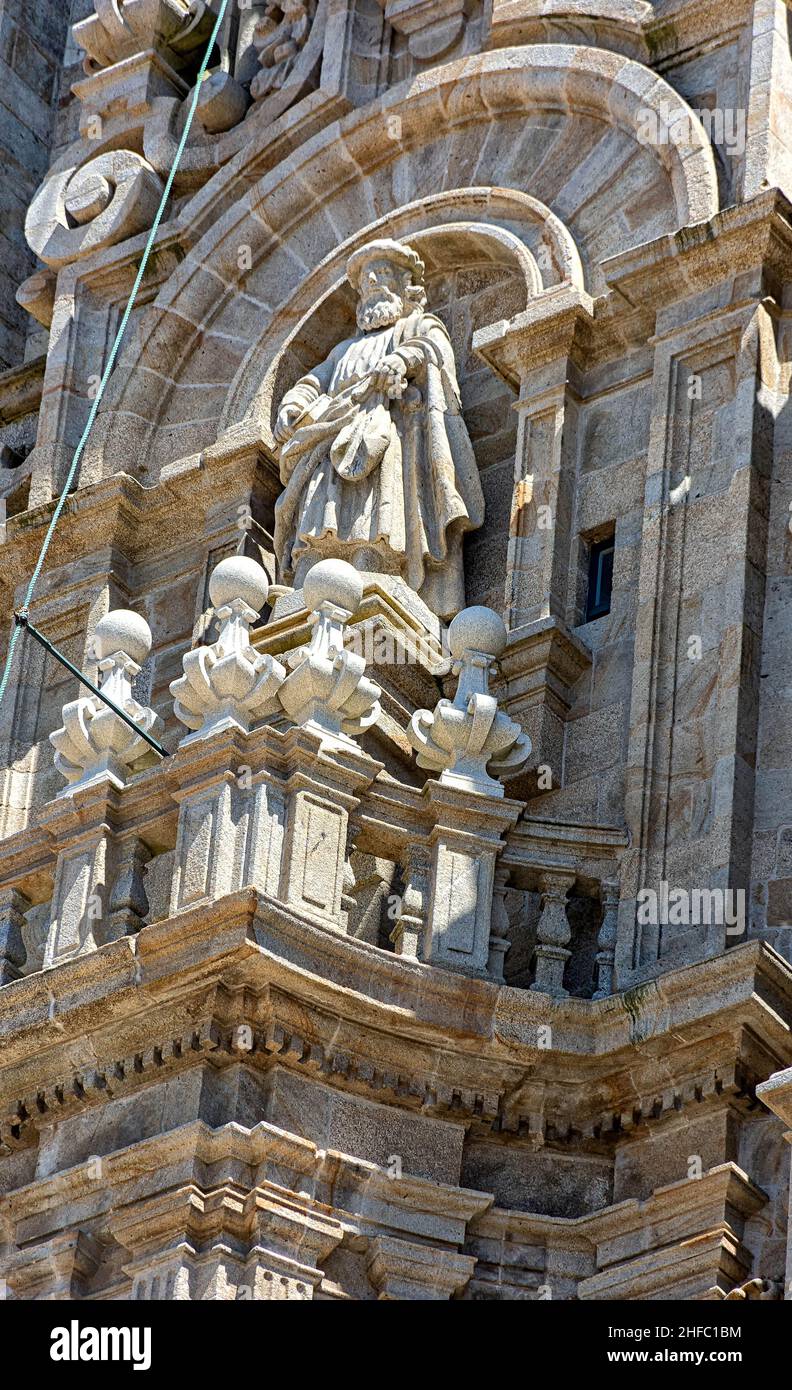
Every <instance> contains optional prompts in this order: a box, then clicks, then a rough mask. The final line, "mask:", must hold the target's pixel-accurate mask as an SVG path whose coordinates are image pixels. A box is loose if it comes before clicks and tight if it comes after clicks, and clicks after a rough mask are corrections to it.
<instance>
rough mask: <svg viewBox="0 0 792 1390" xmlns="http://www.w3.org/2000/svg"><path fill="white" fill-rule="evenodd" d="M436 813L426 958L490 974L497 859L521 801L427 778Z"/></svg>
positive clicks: (429, 799) (430, 801) (428, 797)
mask: <svg viewBox="0 0 792 1390" xmlns="http://www.w3.org/2000/svg"><path fill="white" fill-rule="evenodd" d="M424 796H425V797H426V800H427V802H428V804H429V806H430V808H431V811H432V813H433V815H434V822H435V823H434V826H433V828H432V830H431V832H430V836H429V844H430V847H431V854H432V871H431V881H430V889H429V921H428V930H427V933H426V938H425V945H424V952H423V954H424V959H426V960H430V961H431V962H432V963H433V964H435V965H444V966H446V967H450V968H451V969H453V970H463V971H465V972H466V973H469V974H473V975H481V976H488V975H489V960H490V938H491V935H492V895H493V890H494V885H495V864H496V860H497V857H498V854H499V853H500V851H501V850H502V848H503V838H502V837H503V835H504V834H505V833H506V831H507V830H508V829H509V828H510V827H511V826H512V825H514V824H515V822H516V820H517V818H518V816H519V814H520V811H521V809H522V807H521V804H520V802H517V801H509V800H506V799H505V798H499V797H496V796H492V797H490V796H485V795H484V794H483V793H481V792H475V793H470V792H463V791H461V790H459V789H457V788H455V787H448V786H444V785H442V784H441V783H440V782H427V784H426V786H425V788H424Z"/></svg>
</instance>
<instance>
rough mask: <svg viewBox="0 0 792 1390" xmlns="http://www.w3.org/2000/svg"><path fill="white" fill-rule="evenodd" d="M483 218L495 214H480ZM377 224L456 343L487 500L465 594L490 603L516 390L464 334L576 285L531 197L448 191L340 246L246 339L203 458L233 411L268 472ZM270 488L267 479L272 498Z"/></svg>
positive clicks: (227, 431) (337, 334)
mask: <svg viewBox="0 0 792 1390" xmlns="http://www.w3.org/2000/svg"><path fill="white" fill-rule="evenodd" d="M485 216H486V217H490V218H492V219H495V218H497V219H498V220H497V221H495V220H493V221H490V222H486V221H483V220H478V219H480V218H483V217H485ZM441 218H443V219H453V220H439V219H441ZM386 233H387V234H388V235H392V236H397V237H399V238H400V239H401V240H402V241H404V242H406V243H408V244H409V245H411V246H412V247H413V248H414V249H415V250H416V251H417V252H418V254H419V255H420V256H421V258H422V259H423V261H424V265H425V267H426V290H427V299H428V305H429V308H430V309H431V311H432V312H433V313H436V314H437V315H438V316H439V317H440V318H441V319H442V320H443V322H444V323H445V325H446V327H447V329H448V332H449V335H450V337H451V341H452V343H453V345H454V350H455V356H456V362H457V372H458V377H459V383H460V391H461V396H462V409H463V414H464V416H465V421H466V424H467V426H468V430H469V433H470V436H471V439H472V441H473V447H474V450H475V452H476V457H477V460H478V464H479V468H480V470H481V474H482V483H483V487H484V493H485V499H486V502H487V512H486V520H485V524H484V527H483V528H482V530H481V531H480V532H478V533H476V535H475V538H473V537H471V542H472V544H473V545H474V546H475V547H476V548H477V549H478V548H479V547H480V548H481V554H482V555H486V556H487V564H486V566H484V567H483V570H482V566H481V565H480V564H477V565H476V566H475V570H476V583H475V585H471V587H470V590H469V594H468V597H469V599H470V601H471V602H473V601H481V602H483V601H485V600H486V601H491V602H495V603H498V604H499V603H500V598H501V591H502V586H503V570H504V566H505V562H506V547H507V542H508V526H509V506H510V497H511V487H512V472H513V460H514V452H515V443H516V423H517V422H516V415H515V413H514V411H513V409H512V405H513V402H514V394H513V392H512V391H511V390H510V389H509V387H508V386H506V385H505V384H504V382H503V381H502V380H501V379H500V378H499V377H497V376H496V375H495V373H494V372H493V371H492V369H491V368H490V367H489V366H488V365H487V364H486V363H485V362H483V361H482V360H481V359H480V358H479V357H478V356H477V355H476V354H475V353H474V352H473V351H472V348H471V344H472V340H473V334H474V332H475V331H476V329H478V328H482V327H484V326H486V325H489V324H492V323H493V322H495V321H497V320H499V319H508V318H510V317H512V316H513V315H514V314H518V313H520V312H521V311H522V310H523V309H525V308H526V306H527V303H528V300H529V299H531V298H533V297H534V296H536V295H538V294H541V293H542V292H543V291H544V290H545V289H549V288H551V287H553V286H556V285H558V284H561V283H565V282H566V283H573V284H575V285H580V286H581V287H582V281H583V272H582V267H581V264H580V258H579V256H578V253H577V248H576V247H575V245H574V242H573V241H572V239H571V238H570V236H569V234H568V232H567V231H566V229H565V228H564V226H563V224H562V223H561V222H560V221H559V220H558V219H557V218H555V217H554V216H553V215H552V213H551V212H550V210H549V209H548V208H546V207H544V206H543V205H542V204H541V203H539V202H538V200H536V199H534V198H530V197H528V196H526V195H525V194H521V193H515V192H513V191H511V190H503V189H480V188H479V189H460V190H455V191H454V192H453V193H451V194H438V195H436V196H435V197H433V198H428V199H426V200H423V201H422V202H421V203H416V204H412V205H411V206H409V207H407V208H403V209H398V210H397V211H396V212H394V213H393V214H392V215H391V216H390V217H388V218H387V219H383V220H382V222H381V223H378V224H375V225H374V226H372V227H369V228H365V229H363V230H362V231H361V232H360V233H359V234H358V235H357V236H356V237H354V238H351V239H350V240H349V241H348V242H346V243H344V244H343V245H342V246H340V247H339V248H338V250H337V252H336V253H335V254H334V255H332V256H331V257H329V258H328V259H327V260H326V261H325V262H323V264H322V265H321V266H320V267H318V268H317V271H316V272H315V273H314V275H312V276H310V277H309V279H308V281H307V282H306V284H305V285H304V286H301V287H300V289H299V291H298V293H297V295H295V297H294V299H293V300H292V301H290V302H289V303H288V304H286V305H284V306H283V307H282V309H281V311H280V312H279V313H278V314H277V315H275V316H274V317H273V319H272V320H271V321H270V323H269V324H268V326H267V329H266V331H265V333H264V334H263V335H262V339H261V341H260V342H258V343H256V344H254V346H253V347H252V348H251V349H250V352H249V353H248V355H247V357H246V359H245V361H244V363H243V364H242V366H241V367H240V370H239V372H238V374H237V378H236V380H235V382H234V384H233V386H232V388H231V391H230V393H229V396H228V399H227V401H226V404H225V407H224V409H223V414H222V417H221V424H222V425H223V426H225V428H224V429H221V432H220V436H219V439H218V442H217V445H216V447H215V448H214V449H211V450H210V451H208V452H209V456H210V457H212V456H214V457H217V456H218V454H220V455H221V454H222V453H223V452H224V450H225V447H226V446H228V447H229V448H230V449H231V450H233V449H235V448H236V447H238V445H239V442H240V432H239V428H238V421H239V420H240V417H243V420H244V424H243V429H244V438H245V439H246V441H247V442H248V443H250V442H252V441H254V440H255V441H256V442H257V443H258V444H260V445H261V447H262V449H263V451H264V452H265V453H266V455H267V457H268V458H269V459H270V461H271V463H272V470H273V474H274V472H275V466H276V465H275V457H276V444H275V440H274V436H273V426H274V421H275V415H276V413H277V409H278V405H279V403H280V401H281V400H282V398H283V396H284V394H285V393H286V391H288V390H289V389H290V388H291V387H292V386H293V385H294V383H295V381H296V380H297V379H298V378H299V377H300V376H302V375H303V374H305V373H306V372H308V371H310V370H312V369H313V368H314V367H315V366H316V364H317V362H320V361H322V360H323V359H324V358H325V357H326V356H327V354H328V353H329V352H330V351H331V350H332V349H333V348H334V347H335V346H336V344H337V343H338V342H339V341H341V340H342V339H343V338H345V337H348V336H350V335H352V334H353V333H354V332H355V331H356V328H355V307H356V306H355V296H354V294H353V292H352V290H351V288H350V286H349V283H348V281H347V279H346V273H345V266H346V262H347V259H348V257H349V255H350V254H351V253H352V252H353V251H354V250H355V249H356V248H357V247H358V246H361V245H363V244H364V243H365V242H366V241H368V240H371V239H372V238H373V237H376V236H381V235H384V234H386ZM306 306H307V307H306ZM300 311H302V312H300ZM295 319H296V320H297V322H296V326H294V327H292V325H293V324H294V322H295ZM285 330H287V332H286V336H285V338H284V331H285ZM273 483H274V479H273ZM276 495H277V488H276V486H274V485H273V490H272V501H273V502H274V499H275V496H276ZM265 525H266V526H267V528H268V529H271V526H272V520H271V518H270V517H265ZM487 574H489V576H490V578H491V581H492V582H491V583H489V581H488V580H487V577H486V576H487Z"/></svg>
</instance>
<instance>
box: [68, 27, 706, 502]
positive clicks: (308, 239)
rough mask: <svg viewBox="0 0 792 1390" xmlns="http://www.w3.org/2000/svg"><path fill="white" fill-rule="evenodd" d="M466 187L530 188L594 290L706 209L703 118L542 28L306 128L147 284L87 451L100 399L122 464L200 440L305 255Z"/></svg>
mask: <svg viewBox="0 0 792 1390" xmlns="http://www.w3.org/2000/svg"><path fill="white" fill-rule="evenodd" d="M661 110H662V112H663V118H664V121H665V123H666V124H664V125H663V126H662V129H661V127H660V126H659V125H658V124H657V122H656V123H655V129H656V130H658V131H659V133H660V135H661V137H662V138H660V139H659V141H655V142H654V143H650V142H648V141H647V139H646V135H645V131H646V129H647V114H648V115H649V116H651V114H652V113H653V112H657V113H660V112H661ZM681 116H684V120H680V119H677V118H678V117H681ZM659 120H660V116H659V114H658V121H659ZM648 126H649V127H650V128H651V121H649V122H648ZM663 132H665V133H663ZM680 132H681V135H680ZM239 176H240V171H239V169H238V168H237V169H236V170H235V171H233V172H229V171H220V172H219V173H218V174H217V175H216V176H215V180H213V181H212V184H210V185H209V186H207V188H205V189H204V190H202V191H201V193H200V194H198V195H196V197H195V199H193V200H191V202H190V203H189V204H188V205H187V206H186V208H185V209H184V210H183V211H182V214H181V218H182V220H183V221H184V222H185V223H189V222H190V220H191V219H192V218H196V219H198V220H199V221H200V222H201V223H202V225H206V213H207V208H208V207H209V206H210V205H211V203H212V201H213V199H217V197H218V189H219V187H220V184H222V181H223V179H224V178H225V179H233V178H239ZM474 185H476V186H479V187H485V188H490V189H493V190H502V189H511V190H515V191H517V192H521V193H525V194H528V195H529V196H530V197H531V198H533V199H535V200H536V201H537V202H539V203H541V204H545V205H546V206H547V207H548V208H549V209H550V211H551V213H552V215H553V217H554V218H556V219H557V220H558V222H559V223H561V224H563V226H564V227H565V228H566V231H567V233H568V236H569V239H570V241H571V242H572V244H573V245H574V246H575V247H576V248H577V251H578V253H579V256H580V262H581V265H582V271H583V277H584V281H585V284H586V287H587V289H588V290H589V292H590V293H594V294H596V293H598V292H601V291H602V290H603V289H604V281H603V279H602V275H601V271H600V269H599V267H600V263H601V261H602V260H604V259H606V258H607V257H609V256H612V255H615V254H618V253H619V252H621V251H624V250H626V249H628V248H629V247H631V246H634V245H637V244H640V243H643V242H646V241H649V240H652V239H654V238H655V237H658V236H661V235H664V234H667V233H668V232H671V231H674V230H676V229H677V228H678V227H680V226H683V225H687V224H689V223H690V222H695V221H700V220H704V219H706V218H708V217H710V216H712V215H713V214H714V213H715V212H716V211H717V208H718V199H717V178H716V172H715V164H714V159H713V155H712V150H711V148H710V146H709V143H708V141H707V137H706V134H705V132H704V130H703V128H702V127H701V125H700V123H699V122H698V121H697V119H696V118H695V116H693V114H692V112H690V111H689V109H688V108H687V107H686V106H685V104H684V102H683V101H682V100H681V98H680V97H679V96H678V95H677V94H676V93H675V92H674V91H673V89H672V88H671V87H669V86H668V84H667V83H665V82H664V81H663V80H662V79H661V78H659V77H657V76H656V75H655V74H653V73H651V72H650V71H649V70H648V69H646V68H643V67H642V66H641V65H640V64H638V63H635V62H632V61H631V60H628V59H624V58H623V57H620V56H618V55H615V54H612V53H606V52H605V51H603V50H598V49H593V48H586V47H573V46H567V45H560V44H556V45H554V44H548V45H532V46H527V47H525V48H518V49H501V50H498V51H496V52H493V53H487V54H483V55H479V56H477V57H475V58H470V59H465V60H461V61H459V62H455V63H451V64H448V65H447V66H445V67H441V68H438V69H434V70H432V71H430V72H428V73H426V74H424V75H423V76H421V77H420V78H419V79H416V80H415V81H413V82H412V83H410V84H409V87H408V88H402V89H400V88H396V89H394V90H393V91H392V92H390V93H389V94H388V96H387V97H386V98H384V99H382V100H380V101H378V102H376V103H372V105H371V106H369V107H366V108H364V109H362V110H360V111H356V112H353V113H351V114H350V115H349V116H347V117H345V118H344V120H343V121H341V122H340V123H339V124H337V125H335V126H333V127H331V128H329V129H327V130H324V131H322V132H321V133H320V134H318V135H317V136H315V137H314V138H313V139H312V140H310V141H308V142H306V144H305V145H303V146H301V147H300V148H299V149H298V150H296V151H295V152H294V154H293V156H292V157H291V159H290V160H289V161H287V162H286V163H285V164H284V165H280V166H279V167H278V168H277V169H273V170H271V171H269V172H268V173H267V174H266V175H265V176H264V177H263V178H262V179H261V180H259V181H258V182H257V183H256V184H255V185H254V186H253V187H248V188H247V191H246V192H244V194H242V195H241V196H240V197H239V198H238V199H237V201H236V202H235V203H234V205H233V206H232V207H231V208H230V209H228V211H227V212H226V213H225V214H223V215H222V216H221V217H219V218H218V219H217V221H216V222H215V223H214V224H213V225H211V226H210V228H209V230H207V231H206V232H205V234H204V235H203V236H202V237H201V238H200V240H199V241H198V244H197V245H196V246H195V247H193V248H192V249H191V250H190V251H189V252H188V254H187V255H186V256H185V258H184V260H183V261H182V263H181V264H180V265H179V267H178V268H177V269H176V270H175V271H174V272H173V274H172V275H171V277H170V278H169V280H168V282H167V283H166V284H165V286H163V288H162V290H161V291H160V294H159V296H158V299H157V301H156V305H155V306H154V310H153V312H152V313H151V314H150V315H149V316H148V318H147V321H146V326H145V330H144V331H143V332H142V333H141V334H140V336H139V338H138V341H137V343H136V344H134V345H133V347H132V350H131V353H130V357H129V359H128V361H129V364H130V367H129V370H127V371H122V372H119V373H117V378H116V379H117V380H118V381H119V383H120V384H119V386H118V387H117V388H116V389H115V390H114V391H113V392H112V393H110V392H109V393H108V396H107V398H106V407H105V410H104V412H103V415H102V416H101V417H100V420H101V423H100V421H99V420H98V421H97V425H98V426H99V428H98V429H97V431H96V434H95V438H94V446H93V452H92V460H91V461H90V466H91V467H92V468H93V469H94V470H95V471H96V472H103V471H108V470H109V471H112V469H113V467H114V457H117V450H116V448H115V447H114V434H115V427H114V415H115V414H116V413H121V414H122V415H123V422H122V426H121V427H122V428H123V437H124V458H125V460H126V462H125V467H127V468H131V469H132V470H134V471H136V472H137V473H138V476H140V477H141V478H142V480H143V481H144V482H147V483H150V482H153V481H156V478H157V477H158V476H159V472H160V470H161V468H162V466H163V465H165V464H167V463H169V462H171V461H173V460H175V459H178V458H183V457H186V456H190V455H193V454H195V453H198V452H200V451H201V450H202V449H203V448H204V447H206V446H207V445H208V444H210V443H211V442H212V441H213V439H214V438H215V437H216V434H217V430H218V426H219V422H220V419H221V416H222V414H223V409H224V405H225V402H226V400H227V397H228V395H229V391H230V389H231V384H232V382H233V380H234V377H235V376H236V375H237V372H238V370H239V368H240V366H241V365H242V363H243V361H244V359H245V357H246V356H247V354H248V353H249V351H250V348H251V346H252V345H253V344H254V343H255V342H256V341H257V339H260V338H261V337H262V335H263V333H264V331H265V329H266V327H267V324H268V323H270V322H271V321H272V319H273V318H274V317H275V316H277V315H278V314H279V313H280V312H282V311H283V308H284V306H286V305H288V304H289V303H290V301H292V300H293V297H294V295H295V293H296V292H297V290H298V289H299V287H300V286H301V285H302V284H303V283H304V282H305V281H306V280H307V279H308V277H310V275H311V273H312V271H313V270H314V269H315V267H317V266H318V265H319V264H320V263H321V262H322V261H323V260H325V259H326V258H328V257H330V256H332V254H333V253H334V251H336V250H337V248H338V247H339V245H341V244H342V243H343V242H344V241H345V240H348V239H349V238H351V237H353V236H354V235H355V234H356V233H357V232H359V230H360V229H361V228H368V227H373V226H375V225H377V224H382V222H383V221H385V222H387V223H388V225H389V226H390V227H391V228H395V227H396V225H397V221H398V211H399V210H400V209H404V208H406V207H410V206H411V205H413V204H415V203H418V202H420V200H422V199H427V198H431V197H432V196H433V195H435V194H437V193H438V192H445V193H451V192H453V191H454V190H456V189H460V188H470V187H471V186H474ZM240 187H241V185H240ZM243 250H245V251H246V253H247V254H246V255H245V256H244V257H242V256H241V252H242V251H243ZM132 362H134V364H135V365H134V367H133V366H132V365H131V364H132ZM102 456H104V458H106V459H107V465H105V464H104V462H103V459H102Z"/></svg>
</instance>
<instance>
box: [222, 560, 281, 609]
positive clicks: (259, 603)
mask: <svg viewBox="0 0 792 1390" xmlns="http://www.w3.org/2000/svg"><path fill="white" fill-rule="evenodd" d="M268 593H269V580H268V579H267V575H266V571H265V570H264V569H263V567H262V566H261V565H259V564H258V563H257V561H255V560H251V559H250V558H249V557H248V556H247V555H229V556H228V558H227V559H225V560H221V561H220V564H219V565H218V566H217V567H216V569H214V570H213V571H212V577H211V579H210V580H209V597H210V599H211V600H212V604H213V606H214V607H215V608H224V607H225V605H226V604H228V603H231V602H232V601H233V600H234V599H242V601H243V603H246V604H247V605H248V607H249V608H253V609H255V611H256V613H258V612H259V610H260V609H262V608H263V607H264V604H265V603H266V602H267V595H268Z"/></svg>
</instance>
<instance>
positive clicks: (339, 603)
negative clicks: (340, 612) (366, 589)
mask: <svg viewBox="0 0 792 1390" xmlns="http://www.w3.org/2000/svg"><path fill="white" fill-rule="evenodd" d="M303 598H304V599H305V606H306V608H308V609H310V610H311V611H312V612H315V611H316V610H317V609H319V608H321V606H322V604H323V603H333V604H335V606H336V608H343V609H345V610H346V612H347V613H356V612H357V610H358V608H359V607H360V602H361V599H362V598H363V580H362V579H361V577H360V574H359V573H358V571H357V570H356V569H355V568H354V566H353V565H349V564H347V562H346V560H319V561H318V562H317V564H315V565H312V566H311V568H310V569H309V571H308V573H307V574H306V576H305V580H304V582H303Z"/></svg>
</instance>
